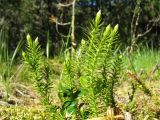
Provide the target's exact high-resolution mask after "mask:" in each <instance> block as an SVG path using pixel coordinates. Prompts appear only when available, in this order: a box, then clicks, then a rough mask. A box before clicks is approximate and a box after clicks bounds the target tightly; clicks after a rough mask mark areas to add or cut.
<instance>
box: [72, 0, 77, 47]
mask: <svg viewBox="0 0 160 120" xmlns="http://www.w3.org/2000/svg"><path fill="white" fill-rule="evenodd" d="M75 4H76V0H73V4H72V22H71V28H72V31H71V42H72V47H73V48H75V47H76V40H75Z"/></svg>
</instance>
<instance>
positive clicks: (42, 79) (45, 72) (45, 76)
mask: <svg viewBox="0 0 160 120" xmlns="http://www.w3.org/2000/svg"><path fill="white" fill-rule="evenodd" d="M22 55H23V59H24V64H25V65H26V67H27V68H28V70H29V71H30V77H31V79H32V80H33V82H34V83H35V86H36V88H37V91H38V92H39V93H40V96H41V98H42V103H43V104H44V105H50V91H51V88H52V81H51V78H50V76H51V69H50V67H49V63H48V62H47V61H45V59H44V56H43V52H42V50H41V48H40V45H39V42H38V38H36V39H35V41H33V40H32V38H31V37H30V35H27V47H26V51H25V52H22Z"/></svg>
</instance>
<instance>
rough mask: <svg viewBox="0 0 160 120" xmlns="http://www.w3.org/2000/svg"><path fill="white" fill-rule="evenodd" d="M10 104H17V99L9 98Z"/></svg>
mask: <svg viewBox="0 0 160 120" xmlns="http://www.w3.org/2000/svg"><path fill="white" fill-rule="evenodd" d="M8 104H11V105H15V104H16V101H15V100H13V99H11V100H8Z"/></svg>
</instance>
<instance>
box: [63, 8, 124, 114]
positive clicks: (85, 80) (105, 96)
mask: <svg viewBox="0 0 160 120" xmlns="http://www.w3.org/2000/svg"><path fill="white" fill-rule="evenodd" d="M87 34H88V35H87V37H86V39H84V40H82V42H81V45H80V46H79V48H78V49H77V50H72V55H71V57H70V56H69V55H67V57H66V60H65V63H64V70H63V73H62V76H61V83H60V85H61V86H62V85H63V86H67V87H70V89H71V88H74V89H76V90H77V89H80V92H81V95H80V97H79V98H77V99H80V101H84V102H85V103H86V104H88V107H89V112H90V115H91V116H98V114H99V113H100V112H101V110H102V109H105V108H107V107H108V106H111V107H115V100H114V89H115V86H116V84H117V83H118V79H119V75H120V72H121V58H122V56H121V55H118V54H117V53H115V50H116V46H117V43H118V39H119V35H118V25H116V26H115V27H114V28H113V29H112V28H111V26H110V25H108V26H107V27H106V28H105V29H104V27H103V25H102V24H101V11H99V12H98V13H97V15H96V18H95V20H93V21H92V23H91V27H90V29H89V30H88V33H87ZM60 88H62V87H60ZM77 97H78V96H77Z"/></svg>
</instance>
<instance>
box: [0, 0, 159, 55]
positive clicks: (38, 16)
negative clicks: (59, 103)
mask: <svg viewBox="0 0 160 120" xmlns="http://www.w3.org/2000/svg"><path fill="white" fill-rule="evenodd" d="M70 3H72V0H0V29H1V31H2V30H3V31H5V33H6V34H7V39H8V43H9V49H10V50H13V49H15V47H16V46H17V44H18V42H19V41H20V39H23V38H24V39H25V36H26V35H27V33H30V34H31V36H33V37H37V36H38V37H39V40H40V43H41V45H42V47H43V48H45V46H46V42H47V39H49V40H50V42H51V44H50V47H51V53H52V55H56V54H58V53H59V52H60V50H61V47H62V45H63V43H65V42H66V41H67V37H64V36H67V35H68V34H69V29H70V24H67V25H65V24H58V23H69V22H71V20H72V6H69V7H67V6H66V7H64V6H63V5H67V4H70ZM98 10H101V11H102V17H103V18H102V19H103V22H104V23H103V24H105V25H107V24H111V25H115V24H119V26H120V27H119V31H120V37H121V47H122V48H126V46H136V45H137V44H143V45H147V46H149V47H151V48H158V47H159V46H160V35H159V34H160V1H159V0H76V1H75V33H74V34H75V41H76V43H79V41H80V40H81V39H82V36H83V35H84V33H85V32H86V26H87V25H88V23H89V21H90V20H91V19H93V18H94V16H95V14H96V12H97V11H98ZM54 20H55V21H54ZM57 21H58V23H57ZM62 34H63V36H62Z"/></svg>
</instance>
